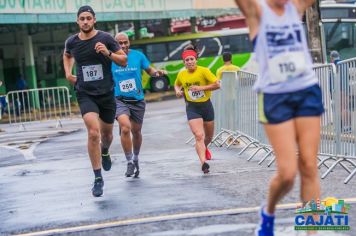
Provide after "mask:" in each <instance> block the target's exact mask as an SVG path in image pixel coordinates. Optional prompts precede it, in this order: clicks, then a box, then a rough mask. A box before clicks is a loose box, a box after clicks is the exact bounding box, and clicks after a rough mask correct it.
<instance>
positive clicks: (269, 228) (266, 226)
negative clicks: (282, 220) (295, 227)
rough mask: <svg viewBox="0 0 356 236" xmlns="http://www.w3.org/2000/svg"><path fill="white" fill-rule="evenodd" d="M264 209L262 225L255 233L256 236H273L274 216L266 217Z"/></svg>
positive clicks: (261, 215) (261, 214)
mask: <svg viewBox="0 0 356 236" xmlns="http://www.w3.org/2000/svg"><path fill="white" fill-rule="evenodd" d="M263 209H264V207H261V210H260V220H261V221H260V223H259V226H258V228H257V229H256V231H255V234H256V236H273V235H274V234H273V227H274V216H270V215H266V213H265V212H264V211H263Z"/></svg>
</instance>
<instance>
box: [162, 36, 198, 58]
mask: <svg viewBox="0 0 356 236" xmlns="http://www.w3.org/2000/svg"><path fill="white" fill-rule="evenodd" d="M191 43H192V42H191V41H190V40H186V41H176V42H170V43H168V51H169V60H182V57H181V55H182V52H183V49H184V48H185V47H186V46H188V45H189V44H191Z"/></svg>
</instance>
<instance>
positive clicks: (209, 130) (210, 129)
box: [204, 121, 214, 147]
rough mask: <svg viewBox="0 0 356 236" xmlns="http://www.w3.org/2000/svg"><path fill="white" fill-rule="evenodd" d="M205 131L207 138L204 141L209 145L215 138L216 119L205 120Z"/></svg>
mask: <svg viewBox="0 0 356 236" xmlns="http://www.w3.org/2000/svg"><path fill="white" fill-rule="evenodd" d="M204 132H205V139H204V143H205V146H206V147H207V146H208V145H209V143H210V142H211V140H213V136H214V121H206V122H204Z"/></svg>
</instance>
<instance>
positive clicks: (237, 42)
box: [221, 34, 253, 53]
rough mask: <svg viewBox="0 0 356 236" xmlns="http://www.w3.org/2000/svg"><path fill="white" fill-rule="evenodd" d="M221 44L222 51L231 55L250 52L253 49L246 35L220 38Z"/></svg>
mask: <svg viewBox="0 0 356 236" xmlns="http://www.w3.org/2000/svg"><path fill="white" fill-rule="evenodd" d="M221 43H222V45H223V46H224V50H226V51H230V52H231V53H246V52H252V51H253V47H252V44H251V42H250V39H249V37H248V35H247V34H246V35H231V36H224V37H221Z"/></svg>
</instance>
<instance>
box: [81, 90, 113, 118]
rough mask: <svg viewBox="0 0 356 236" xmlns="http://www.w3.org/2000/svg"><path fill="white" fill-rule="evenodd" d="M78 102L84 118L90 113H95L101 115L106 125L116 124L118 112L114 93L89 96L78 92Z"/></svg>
mask: <svg viewBox="0 0 356 236" xmlns="http://www.w3.org/2000/svg"><path fill="white" fill-rule="evenodd" d="M77 100H78V103H79V107H80V112H81V113H82V116H84V115H85V114H86V113H88V112H95V113H98V114H99V117H100V119H101V120H102V121H104V122H105V123H107V124H113V123H114V121H115V111H116V105H115V97H114V93H108V94H102V95H89V94H86V93H83V92H77Z"/></svg>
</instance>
